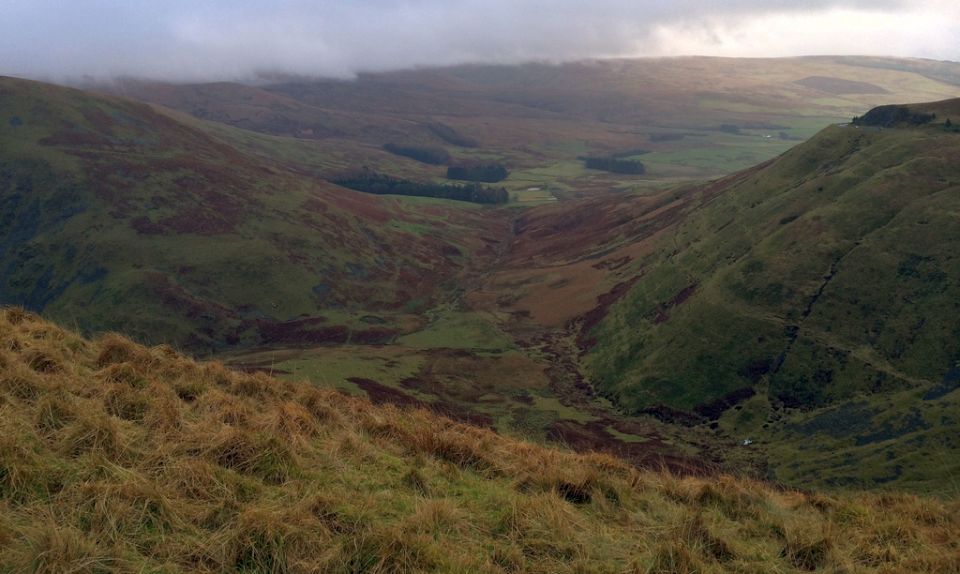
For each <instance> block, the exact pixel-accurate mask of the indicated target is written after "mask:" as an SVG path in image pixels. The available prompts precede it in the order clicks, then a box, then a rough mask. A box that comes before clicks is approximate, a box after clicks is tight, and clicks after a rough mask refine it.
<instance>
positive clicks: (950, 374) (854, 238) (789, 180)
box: [587, 102, 960, 487]
mask: <svg viewBox="0 0 960 574" xmlns="http://www.w3.org/2000/svg"><path fill="white" fill-rule="evenodd" d="M917 109H920V108H917ZM923 109H928V110H933V109H938V110H940V111H941V114H940V115H938V119H937V120H934V121H933V122H932V123H930V124H927V125H925V126H923V127H921V128H909V129H908V128H902V129H886V130H880V129H875V128H866V127H865V128H862V129H861V128H858V127H855V126H848V127H832V128H829V129H827V130H826V131H824V132H823V133H822V134H820V135H819V136H817V137H816V138H814V139H813V140H811V141H810V142H807V143H805V144H803V145H800V146H798V147H797V148H795V149H793V150H791V151H790V152H788V153H787V154H785V155H784V156H783V157H781V158H779V159H777V160H776V161H774V162H772V163H770V164H769V165H766V166H763V167H761V168H759V169H757V170H754V171H752V172H749V173H745V174H743V175H741V176H739V177H736V178H731V179H730V180H728V181H727V182H721V184H720V185H719V188H720V189H718V185H714V186H712V187H709V188H704V189H702V190H697V189H694V190H692V192H693V194H694V197H698V196H699V200H698V201H694V202H693V203H692V204H691V205H692V206H688V208H687V209H689V212H688V213H687V214H686V215H685V216H684V217H683V218H681V219H680V220H679V222H678V223H677V224H676V225H675V226H674V227H672V228H671V229H669V230H668V231H667V232H666V233H664V234H663V235H662V237H660V238H658V239H657V240H656V241H655V243H654V244H653V246H651V247H650V249H649V254H648V255H646V256H645V257H642V258H639V259H637V260H636V261H633V262H631V264H630V265H631V268H632V269H633V271H631V273H639V274H641V276H642V277H641V279H640V280H639V281H637V282H636V284H635V285H634V286H633V287H632V288H631V289H630V290H629V291H627V292H626V294H625V295H624V296H623V297H622V299H621V300H620V301H619V302H618V303H616V304H615V305H613V306H612V307H611V308H610V309H609V314H607V316H606V318H605V319H604V320H603V321H602V322H601V323H600V324H599V325H598V326H597V327H596V328H594V329H593V330H592V332H591V333H590V335H591V337H592V339H593V341H594V343H595V344H593V345H592V346H591V350H590V352H589V354H588V356H587V364H588V367H589V369H590V371H591V373H592V374H593V376H594V377H595V379H594V380H595V382H596V383H597V384H598V385H599V387H600V388H602V389H603V390H604V391H605V392H607V393H609V394H610V396H612V397H614V398H615V399H616V400H617V401H618V402H619V403H620V404H621V405H623V406H624V407H625V408H628V409H631V410H633V411H635V412H639V411H643V410H649V409H650V408H651V407H657V406H660V405H663V406H666V407H668V409H676V410H680V411H695V412H697V413H699V414H701V415H704V416H706V417H707V418H708V419H713V418H716V417H718V416H719V413H722V412H724V411H726V410H727V409H729V408H730V407H732V406H733V405H734V404H737V403H738V402H741V401H744V400H747V399H750V400H749V401H748V403H747V404H746V406H745V407H744V406H741V407H738V409H745V410H744V412H743V413H737V412H733V411H731V412H730V413H728V414H729V417H728V419H727V420H726V422H725V424H726V425H727V427H728V428H729V430H731V432H736V433H742V434H741V435H740V436H743V437H750V436H754V437H756V436H758V435H759V436H762V437H766V438H768V439H769V443H770V449H772V450H774V451H775V450H777V449H779V448H781V447H785V445H786V444H787V443H790V444H791V445H792V446H791V447H789V449H790V450H791V451H793V455H796V460H795V461H791V460H790V459H791V458H792V457H793V455H789V456H788V455H787V454H785V453H781V454H777V455H775V458H777V459H778V460H779V463H780V464H781V466H782V465H783V464H787V463H788V462H789V466H790V468H785V467H784V468H781V472H783V473H784V474H783V476H784V477H786V476H790V477H791V479H794V480H796V479H800V478H801V477H803V476H807V477H816V480H821V481H828V482H833V483H835V484H844V483H848V482H851V483H856V482H858V481H859V480H862V481H865V482H867V483H873V484H877V483H883V482H887V481H901V482H913V481H919V482H922V481H923V480H924V475H926V479H929V480H931V483H930V484H931V485H933V484H938V485H939V487H949V486H950V484H951V481H952V480H954V479H955V476H956V472H957V460H958V459H957V452H958V448H960V445H958V444H957V442H956V441H955V439H954V438H953V437H955V436H956V430H957V424H958V421H957V420H956V418H955V416H954V415H953V414H952V413H956V412H957V411H956V409H957V408H958V404H957V401H958V400H960V396H958V395H960V393H957V392H954V391H956V390H957V389H958V388H960V377H958V376H957V374H958V360H960V346H958V341H960V313H958V310H960V260H958V259H957V257H956V254H957V253H958V252H960V218H958V213H960V164H958V163H957V161H956V158H957V157H960V135H958V134H957V133H955V132H954V131H953V130H951V129H948V128H946V127H945V126H944V122H945V120H946V119H947V118H946V117H944V112H949V110H951V109H956V102H952V103H951V102H946V103H941V104H936V105H931V106H927V107H925V108H923ZM755 394H756V396H754V395H755ZM751 397H752V398H751ZM813 409H823V410H821V411H817V412H818V414H817V415H810V414H803V413H804V412H807V411H811V410H813ZM812 437H818V439H822V441H821V442H819V443H816V444H812V445H811V444H810V442H809V440H810V439H811V438H812ZM798 445H805V446H798ZM828 445H829V446H828ZM848 447H849V448H851V449H853V450H852V451H851V450H846V449H847V448H848ZM854 447H856V448H854ZM797 448H800V449H801V450H804V449H811V451H812V452H802V453H798V452H795V451H796V449H797ZM851 452H857V453H859V454H858V455H857V456H853V455H852V454H851ZM815 453H819V454H818V455H816V456H815ZM818 456H823V457H824V458H829V459H830V462H829V464H828V465H826V466H827V467H830V468H832V469H833V470H834V471H835V472H836V474H835V475H832V476H828V474H829V473H825V466H824V464H823V463H824V460H821V459H819V458H817V457H818ZM811 457H813V458H817V460H819V466H818V463H812V462H810V460H811ZM863 457H867V458H869V459H871V460H870V462H868V461H866V460H865V459H864V458H863ZM884 457H885V460H884Z"/></svg>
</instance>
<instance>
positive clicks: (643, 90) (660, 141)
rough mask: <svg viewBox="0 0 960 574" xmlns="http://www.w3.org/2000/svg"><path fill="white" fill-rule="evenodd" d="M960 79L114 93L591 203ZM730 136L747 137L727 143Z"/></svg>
mask: <svg viewBox="0 0 960 574" xmlns="http://www.w3.org/2000/svg"><path fill="white" fill-rule="evenodd" d="M934 64H936V65H934ZM955 78H960V64H957V63H951V62H939V63H933V62H929V61H925V60H912V59H895V58H893V59H880V58H872V59H871V58H845V57H811V58H769V59H744V58H703V57H687V58H663V59H643V58H640V59H610V60H596V61H586V62H574V63H569V64H563V65H549V64H526V65H516V66H507V65H463V66H453V67H442V68H428V69H420V70H406V71H398V72H390V73H377V74H361V75H360V76H359V77H358V78H356V79H355V80H350V81H345V80H325V79H310V78H287V79H282V78H281V79H274V80H272V81H269V82H266V83H264V84H262V85H258V86H244V85H239V84H229V83H215V84H195V85H170V84H160V83H150V82H138V81H131V80H126V81H117V82H115V83H113V84H110V85H107V86H101V87H100V88H101V89H106V90H111V91H112V92H114V93H117V94H120V95H124V96H127V97H134V98H138V99H141V100H144V101H148V102H152V103H156V104H160V105H163V106H166V107H169V108H173V109H177V110H180V111H183V112H186V113H189V114H192V115H194V116H196V117H199V118H203V119H208V120H213V121H217V122H221V123H224V124H228V125H231V126H235V127H240V128H243V129H247V130H253V131H257V132H261V133H267V134H271V135H275V136H286V137H294V138H298V139H303V140H309V141H315V142H318V143H319V145H323V146H327V147H325V149H331V148H334V149H335V148H340V149H349V150H350V151H351V155H352V156H353V157H363V156H364V155H366V156H367V157H368V158H369V150H365V149H364V147H363V146H374V147H379V146H381V145H383V144H388V143H397V142H402V143H404V144H405V145H407V146H419V147H438V146H439V147H445V148H447V151H448V152H449V153H451V154H452V155H453V156H454V159H455V160H456V161H457V162H458V163H489V162H492V161H496V162H500V163H505V164H508V165H510V166H511V171H513V172H514V178H513V179H514V180H517V184H516V191H517V192H519V193H521V196H522V192H523V190H524V189H525V188H526V187H530V181H531V180H532V181H533V182H534V183H543V179H545V178H546V179H548V181H549V182H550V183H555V184H562V185H564V186H569V187H570V188H571V189H572V190H573V191H572V193H576V194H579V195H592V194H597V193H602V192H604V191H607V192H609V191H610V190H611V189H612V188H617V189H619V188H628V189H629V188H630V186H631V185H636V182H633V183H632V184H627V183H624V182H623V181H621V179H618V178H617V177H616V176H611V175H609V174H603V173H597V172H595V171H594V172H591V171H588V170H584V169H582V166H580V164H579V162H578V161H577V157H579V156H589V157H604V156H607V155H610V154H615V153H617V152H619V151H621V150H627V149H637V148H643V149H646V150H648V151H650V152H651V154H650V155H649V156H647V157H646V158H645V159H644V163H645V164H647V168H648V169H647V170H646V171H647V173H646V177H645V178H644V179H647V180H654V181H669V182H676V181H678V180H691V179H698V178H705V177H717V176H721V175H726V174H729V173H731V172H732V171H735V170H738V169H743V168H748V167H750V166H752V165H754V164H757V163H760V162H762V161H765V160H767V159H770V158H772V157H775V156H777V155H779V154H780V153H782V152H784V151H786V150H787V149H788V148H789V147H790V146H792V145H793V142H794V141H797V140H803V139H806V138H807V137H810V136H811V135H813V134H814V133H816V132H817V131H819V130H820V129H821V128H823V127H825V126H826V125H828V124H830V123H833V122H838V121H841V120H849V118H851V117H853V116H854V115H859V114H861V113H862V112H863V111H864V110H867V109H870V108H872V107H875V106H878V105H881V104H885V103H890V102H911V101H933V100H942V99H944V98H949V97H957V96H960V87H958V83H957V82H956V81H955V80H954V79H955ZM720 125H726V126H729V127H730V128H731V133H734V132H733V131H732V128H735V129H736V131H735V133H737V134H739V135H740V136H742V137H737V138H732V137H730V136H729V134H725V133H722V132H718V131H717V130H716V126H720ZM441 126H442V127H441ZM781 133H783V134H786V136H785V137H782V138H781V137H779V134H781ZM771 134H772V135H773V136H774V137H766V136H771ZM464 144H467V145H464ZM357 146H359V147H357ZM368 161H370V160H368ZM377 163H383V160H379V159H378V160H377ZM387 163H389V162H387ZM415 163H416V162H413V161H397V162H394V163H393V164H391V168H393V166H395V165H396V166H399V165H405V166H406V167H407V168H408V169H416V168H417V166H416V165H413V164H415ZM370 167H372V168H377V169H378V170H379V171H385V172H390V171H391V170H388V169H384V168H383V167H382V166H381V167H378V166H377V165H371V166H370ZM517 168H519V169H517ZM526 170H529V172H527V173H525V171H526ZM391 175H401V174H397V173H393V174H391Z"/></svg>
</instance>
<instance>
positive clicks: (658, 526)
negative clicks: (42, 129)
mask: <svg viewBox="0 0 960 574" xmlns="http://www.w3.org/2000/svg"><path fill="white" fill-rule="evenodd" d="M958 511H960V508H957V505H956V503H955V502H943V501H938V500H934V499H923V498H917V497H915V496H909V495H900V494H884V495H863V496H828V495H822V494H816V493H802V492H797V491H790V490H777V489H773V488H770V487H769V486H766V485H764V484H761V483H755V482H750V481H745V480H737V479H734V478H731V477H727V476H718V477H704V478H678V477H675V476H670V475H665V474H656V473H649V472H647V473H641V472H638V471H636V470H634V469H633V468H631V467H629V466H627V465H625V464H624V463H622V462H619V461H617V460H616V459H613V458H610V457H608V456H603V455H589V456H582V455H572V454H567V453H564V452H560V451H556V450H549V449H544V448H542V447H537V446H534V445H531V444H526V443H522V442H517V441H513V440H509V439H505V438H502V437H500V436H498V435H496V434H493V433H491V432H489V431H484V430H479V429H476V428H472V427H467V426H463V425H459V424H455V423H451V422H450V421H448V420H445V419H442V418H438V417H437V416H435V415H432V414H430V413H428V412H426V411H409V410H406V411H404V410H398V409H396V408H393V407H386V408H384V407H374V406H372V405H371V404H370V403H368V402H365V401H362V400H357V399H352V398H348V397H346V396H343V395H339V394H338V393H336V392H332V391H329V390H318V389H317V388H315V387H312V386H310V385H306V384H295V383H287V382H282V381H278V380H273V379H270V378H268V377H266V376H264V375H243V374H238V373H235V372H231V371H229V370H227V369H225V368H224V367H223V366H221V365H219V364H216V363H206V364H203V363H195V362H193V361H191V360H188V359H185V358H183V357H181V356H178V355H177V354H176V353H174V352H173V351H172V350H171V349H170V348H169V347H166V346H164V347H156V348H153V349H148V348H144V347H140V346H137V345H135V344H133V343H131V342H129V341H128V340H126V339H124V338H122V337H119V336H107V337H105V338H103V339H100V340H98V341H89V340H84V339H81V338H79V337H78V336H76V335H74V334H72V333H70V332H67V331H64V330H61V329H60V328H58V327H56V326H54V325H52V324H50V323H46V322H44V321H42V320H40V319H39V318H37V317H36V316H33V315H30V314H28V313H25V312H23V311H21V310H18V309H5V310H0V570H3V571H10V572H92V573H111V572H168V573H173V572H248V573H254V572H256V573H280V572H291V573H296V572H424V571H435V572H491V573H493V572H544V573H547V572H549V573H557V572H645V573H664V574H665V573H688V574H692V573H693V572H701V573H720V572H756V571H764V572H774V571H775V572H804V571H811V570H824V571H836V572H841V571H842V572H850V573H867V572H888V573H901V572H902V573H908V572H909V573H917V572H943V573H946V572H955V571H957V569H958V568H960V546H958V540H960V522H958V518H957V517H958V516H960V512H958Z"/></svg>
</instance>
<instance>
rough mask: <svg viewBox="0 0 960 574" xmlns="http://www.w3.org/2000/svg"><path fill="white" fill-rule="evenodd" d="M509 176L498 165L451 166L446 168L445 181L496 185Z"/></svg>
mask: <svg viewBox="0 0 960 574" xmlns="http://www.w3.org/2000/svg"><path fill="white" fill-rule="evenodd" d="M509 175H510V172H509V171H508V170H507V168H506V167H505V166H503V165H500V164H499V163H488V164H472V165H451V166H450V167H448V168H447V179H456V180H460V181H479V182H483V183H497V182H498V181H503V180H505V179H507V176H509Z"/></svg>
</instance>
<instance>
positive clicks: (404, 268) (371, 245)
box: [0, 78, 497, 351]
mask: <svg viewBox="0 0 960 574" xmlns="http://www.w3.org/2000/svg"><path fill="white" fill-rule="evenodd" d="M201 128H202V125H200V124H199V123H198V122H196V121H194V120H192V119H191V121H190V124H189V125H188V124H186V123H183V122H181V121H179V120H177V119H174V118H173V117H172V116H169V115H165V114H163V113H160V112H158V111H156V110H154V109H153V108H151V107H149V106H147V105H144V104H139V103H134V102H131V101H126V100H122V99H118V98H112V97H106V96H96V95H92V94H89V93H84V92H80V91H77V90H71V89H66V88H60V87H56V86H51V85H46V84H41V83H36V82H28V81H23V80H16V79H11V78H2V79H0V218H2V219H0V301H3V302H5V303H13V304H21V305H25V306H27V307H28V308H30V309H33V310H38V311H43V312H44V313H45V314H47V315H48V316H50V317H55V318H57V319H59V320H61V321H64V322H66V323H69V324H71V325H77V326H79V327H81V328H84V329H95V330H101V329H122V330H123V331H124V332H126V333H129V334H131V335H133V336H135V337H137V338H138V339H139V340H143V341H155V342H159V341H164V342H170V343H176V344H180V345H186V346H188V347H190V348H191V349H193V350H198V351H199V350H210V349H213V348H215V347H218V346H223V345H229V344H239V343H246V344H256V343H260V342H271V341H274V342H283V343H298V342H303V341H306V342H323V341H328V340H329V341H340V342H342V341H346V340H357V341H361V342H376V341H383V340H388V339H389V338H390V337H392V336H393V335H395V334H396V333H398V332H403V331H405V330H406V329H407V327H408V326H409V324H410V323H411V321H413V322H414V323H415V322H416V321H417V319H416V318H415V317H411V316H410V315H409V313H411V312H416V311H419V310H422V309H423V308H426V307H429V306H430V305H431V304H432V303H433V301H434V299H435V297H436V293H437V289H438V287H439V286H441V285H443V284H444V283H445V282H448V281H450V280H451V279H452V278H453V277H454V276H455V275H456V273H458V272H460V271H461V270H462V269H463V268H464V266H465V264H466V262H467V261H468V259H469V260H483V258H484V257H485V256H492V254H493V251H494V250H493V248H492V247H491V246H495V245H496V238H495V235H496V233H497V230H496V228H494V229H492V230H491V232H490V233H489V234H488V235H487V237H486V241H485V240H482V239H480V238H479V237H477V236H476V234H473V233H469V232H467V231H466V230H467V229H473V228H475V227H477V226H478V225H479V223H478V221H480V220H482V219H483V218H484V217H486V212H485V211H484V210H479V209H473V208H470V207H468V206H463V207H460V206H456V207H449V206H446V205H444V204H435V203H431V202H427V201H416V200H412V201H401V200H398V199H396V198H376V197H372V196H369V195H363V194H358V193H353V192H350V191H347V190H343V189H340V188H334V187H333V186H331V185H330V184H327V183H325V182H323V181H319V180H316V179H314V178H313V177H312V176H310V175H308V174H305V173H303V172H301V171H299V170H296V169H295V168H292V167H290V166H289V165H286V164H283V163H280V162H279V161H274V160H271V159H267V158H265V157H263V156H258V155H252V154H249V153H244V152H240V151H238V150H237V149H236V148H234V147H232V146H230V145H228V144H226V143H224V141H225V140H224V139H220V138H218V137H214V136H213V135H210V133H208V132H207V131H204V130H203V129H201ZM225 130H227V128H224V127H218V133H223V132H224V131H225ZM426 277H430V279H429V280H426V279H425V278H426ZM363 311H366V312H370V313H374V314H381V315H383V316H382V317H377V319H376V321H377V325H375V326H373V327H371V325H370V324H368V323H363V322H357V321H356V317H361V316H363V315H364V313H363ZM291 321H293V322H292V323H291Z"/></svg>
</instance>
